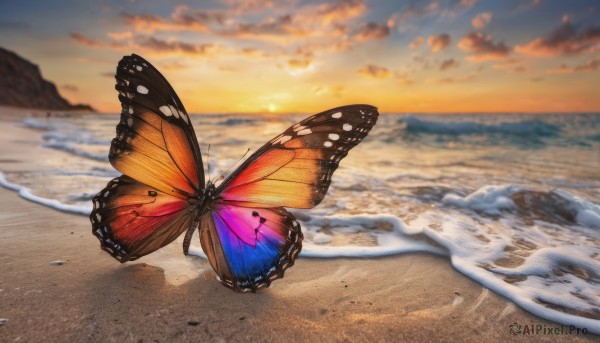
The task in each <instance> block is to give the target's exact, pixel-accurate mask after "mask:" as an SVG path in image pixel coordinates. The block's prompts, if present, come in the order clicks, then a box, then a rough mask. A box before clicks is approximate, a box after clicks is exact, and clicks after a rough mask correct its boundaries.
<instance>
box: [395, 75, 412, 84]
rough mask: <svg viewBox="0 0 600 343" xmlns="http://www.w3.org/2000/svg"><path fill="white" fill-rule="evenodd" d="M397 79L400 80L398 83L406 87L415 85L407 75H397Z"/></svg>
mask: <svg viewBox="0 0 600 343" xmlns="http://www.w3.org/2000/svg"><path fill="white" fill-rule="evenodd" d="M395 77H396V79H397V80H398V82H399V83H400V84H401V85H404V86H411V85H413V84H414V83H415V80H413V79H412V78H411V77H410V76H408V75H406V74H396V75H395Z"/></svg>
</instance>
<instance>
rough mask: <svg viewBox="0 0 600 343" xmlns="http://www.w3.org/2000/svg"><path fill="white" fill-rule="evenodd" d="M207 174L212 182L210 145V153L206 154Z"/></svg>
mask: <svg viewBox="0 0 600 343" xmlns="http://www.w3.org/2000/svg"><path fill="white" fill-rule="evenodd" d="M206 172H207V174H208V182H210V144H209V145H208V152H207V153H206Z"/></svg>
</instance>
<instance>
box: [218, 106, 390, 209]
mask: <svg viewBox="0 0 600 343" xmlns="http://www.w3.org/2000/svg"><path fill="white" fill-rule="evenodd" d="M378 115H379V113H378V112H377V108H375V107H373V106H370V105H351V106H344V107H338V108H334V109H331V110H328V111H325V112H322V113H319V114H316V115H314V116H312V117H309V118H307V119H305V120H303V121H301V122H300V123H298V124H296V125H294V126H292V127H290V128H289V129H287V130H286V131H285V132H283V133H282V134H280V135H279V136H277V137H275V138H274V139H272V140H271V141H269V143H267V144H265V145H264V146H263V147H261V148H260V149H259V150H257V151H256V152H255V153H254V154H253V155H252V156H250V157H249V158H248V159H247V160H246V161H245V162H244V163H243V164H242V165H241V166H240V167H239V168H238V169H237V170H236V171H235V172H233V173H232V175H230V176H229V177H228V178H227V179H226V180H225V181H224V182H223V183H222V184H221V185H220V186H219V189H218V190H219V191H220V197H221V198H222V199H223V200H225V201H228V202H232V203H236V204H238V205H242V206H243V205H244V203H245V204H246V205H247V206H258V207H275V206H283V207H292V208H312V207H315V206H316V205H317V204H319V203H320V202H321V200H323V197H324V196H325V194H326V193H327V190H328V188H329V184H330V183H331V176H332V174H333V172H334V171H335V170H336V169H337V167H338V165H339V163H340V161H341V160H342V159H343V158H344V157H345V156H346V155H347V154H348V151H349V150H350V149H352V148H353V147H355V146H356V145H357V144H358V143H360V142H361V141H362V140H363V139H364V138H365V137H366V136H367V134H368V133H369V131H370V130H371V128H372V127H373V125H375V122H376V121H377V117H378Z"/></svg>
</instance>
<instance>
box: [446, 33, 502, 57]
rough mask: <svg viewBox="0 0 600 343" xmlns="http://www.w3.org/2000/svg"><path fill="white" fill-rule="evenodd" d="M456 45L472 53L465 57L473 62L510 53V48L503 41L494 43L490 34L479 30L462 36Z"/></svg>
mask: <svg viewBox="0 0 600 343" xmlns="http://www.w3.org/2000/svg"><path fill="white" fill-rule="evenodd" d="M457 46H458V47H459V48H460V49H461V50H463V51H466V52H470V53H472V55H471V56H469V57H468V58H467V59H469V60H470V61H475V62H481V61H489V60H498V59H502V58H505V57H507V56H508V55H510V48H509V47H507V46H506V45H505V44H504V42H500V43H494V39H493V38H492V36H485V35H484V34H483V33H481V32H471V33H469V34H468V35H466V36H464V37H462V38H461V39H460V41H458V44H457Z"/></svg>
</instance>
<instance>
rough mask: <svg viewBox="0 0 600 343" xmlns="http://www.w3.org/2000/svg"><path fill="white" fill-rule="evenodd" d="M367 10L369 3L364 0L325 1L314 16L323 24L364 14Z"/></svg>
mask: <svg viewBox="0 0 600 343" xmlns="http://www.w3.org/2000/svg"><path fill="white" fill-rule="evenodd" d="M366 12H367V5H366V4H365V1H364V0H340V1H338V2H335V3H324V4H321V5H319V7H318V10H317V11H316V13H315V14H314V16H315V17H316V18H318V19H319V20H320V21H321V22H322V23H323V24H329V23H333V22H338V21H346V20H348V19H351V18H356V17H359V16H362V15H363V14H365V13H366Z"/></svg>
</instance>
